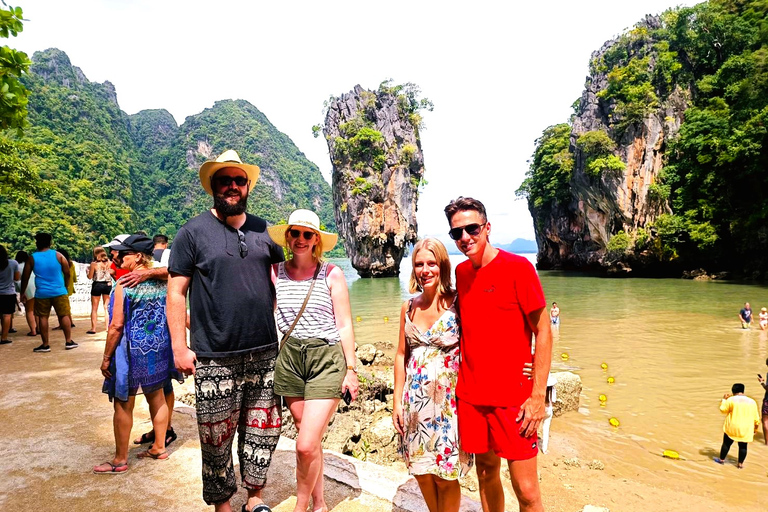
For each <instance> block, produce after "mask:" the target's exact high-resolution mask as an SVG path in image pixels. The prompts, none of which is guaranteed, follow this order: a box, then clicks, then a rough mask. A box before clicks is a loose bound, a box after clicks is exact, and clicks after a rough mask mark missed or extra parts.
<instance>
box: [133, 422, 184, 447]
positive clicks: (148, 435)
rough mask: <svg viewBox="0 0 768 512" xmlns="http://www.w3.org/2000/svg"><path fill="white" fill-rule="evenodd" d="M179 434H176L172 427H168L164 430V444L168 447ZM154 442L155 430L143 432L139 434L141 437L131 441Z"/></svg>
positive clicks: (135, 442) (140, 442)
mask: <svg viewBox="0 0 768 512" xmlns="http://www.w3.org/2000/svg"><path fill="white" fill-rule="evenodd" d="M178 437H179V436H178V435H177V434H176V432H175V431H174V430H173V427H171V428H169V429H168V430H166V431H165V446H166V448H167V447H168V445H169V444H171V443H172V442H174V441H175V440H176V439H177V438H178ZM154 442H155V431H154V430H150V431H149V432H144V433H143V434H141V437H140V438H138V439H137V440H135V441H134V442H133V444H145V443H154Z"/></svg>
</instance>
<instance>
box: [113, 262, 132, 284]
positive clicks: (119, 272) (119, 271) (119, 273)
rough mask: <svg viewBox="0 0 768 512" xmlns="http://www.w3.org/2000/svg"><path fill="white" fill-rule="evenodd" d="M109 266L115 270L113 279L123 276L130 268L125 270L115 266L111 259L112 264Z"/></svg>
mask: <svg viewBox="0 0 768 512" xmlns="http://www.w3.org/2000/svg"><path fill="white" fill-rule="evenodd" d="M109 268H111V269H113V270H114V271H115V281H117V280H118V279H120V278H121V277H123V276H124V275H125V274H127V273H129V272H130V270H126V269H124V268H122V267H121V268H117V265H115V262H114V261H113V262H112V264H111V265H110V266H109Z"/></svg>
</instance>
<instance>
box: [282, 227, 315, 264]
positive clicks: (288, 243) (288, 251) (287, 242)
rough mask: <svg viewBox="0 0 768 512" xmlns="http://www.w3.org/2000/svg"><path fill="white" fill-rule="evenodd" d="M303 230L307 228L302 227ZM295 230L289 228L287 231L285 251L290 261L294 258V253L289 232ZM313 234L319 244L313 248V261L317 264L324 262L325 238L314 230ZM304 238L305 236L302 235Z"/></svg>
mask: <svg viewBox="0 0 768 512" xmlns="http://www.w3.org/2000/svg"><path fill="white" fill-rule="evenodd" d="M301 227H302V228H306V226H301ZM291 229H294V228H293V227H291V226H288V228H287V229H286V230H285V235H284V236H285V250H286V252H287V253H288V256H290V257H289V258H288V259H290V258H293V251H291V244H290V241H289V239H290V236H291V235H289V234H288V232H289V231H290V230H291ZM312 232H313V233H314V234H315V238H316V239H317V243H315V245H314V247H312V260H313V261H314V262H315V263H319V262H321V261H323V237H321V236H320V233H318V232H317V231H315V230H314V229H313V230H312ZM302 236H303V235H302Z"/></svg>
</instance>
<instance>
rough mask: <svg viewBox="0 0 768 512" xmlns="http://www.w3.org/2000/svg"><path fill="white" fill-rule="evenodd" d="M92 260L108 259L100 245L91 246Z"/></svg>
mask: <svg viewBox="0 0 768 512" xmlns="http://www.w3.org/2000/svg"><path fill="white" fill-rule="evenodd" d="M93 261H109V257H108V256H107V251H105V250H104V248H103V247H102V246H100V245H97V246H96V247H94V248H93Z"/></svg>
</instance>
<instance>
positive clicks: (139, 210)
mask: <svg viewBox="0 0 768 512" xmlns="http://www.w3.org/2000/svg"><path fill="white" fill-rule="evenodd" d="M23 83H24V85H25V86H26V88H27V89H28V90H29V91H30V95H29V104H28V108H29V115H28V126H27V127H26V128H25V130H24V137H23V138H22V139H20V140H19V141H13V143H14V146H13V147H12V148H11V149H9V150H7V151H6V150H5V149H4V145H3V144H4V143H3V142H2V141H0V173H3V169H4V165H5V164H6V162H8V161H11V162H13V161H17V162H23V163H25V164H26V165H28V166H29V169H31V170H33V171H34V170H36V172H39V178H32V179H31V180H30V179H29V178H25V179H23V180H22V182H23V183H24V184H25V185H27V184H29V183H28V181H31V184H32V185H33V186H34V187H36V188H34V189H29V188H28V189H23V188H15V189H14V190H15V193H14V194H9V193H5V191H4V190H3V189H2V187H3V184H2V183H6V182H7V181H8V180H7V179H6V180H4V181H3V180H0V190H3V191H4V193H3V194H2V197H0V226H2V230H0V243H3V244H5V245H6V246H7V247H9V248H10V249H11V250H18V249H22V248H23V249H30V248H31V246H32V241H33V239H32V234H34V233H35V232H36V231H49V232H51V233H52V234H53V236H54V241H55V244H56V245H57V246H59V247H66V248H67V249H69V250H70V252H71V253H72V255H73V256H74V257H75V258H78V259H88V258H90V254H91V249H92V247H93V246H94V245H97V244H100V243H105V242H106V241H108V240H109V239H111V238H112V237H114V236H115V235H116V234H118V233H131V232H134V231H136V230H144V231H146V232H147V233H149V234H150V235H152V234H154V233H164V234H167V235H169V236H170V237H173V235H174V234H175V233H176V231H177V230H178V229H179V227H181V225H182V224H183V223H184V222H186V221H187V220H188V219H189V218H191V217H192V216H194V215H197V214H199V213H200V212H202V211H204V210H206V209H207V208H210V206H211V204H212V201H211V199H210V197H209V196H207V194H205V192H204V191H203V190H202V188H201V187H200V184H199V179H198V173H197V170H198V168H199V166H200V164H202V163H203V162H204V161H205V160H207V159H212V158H215V157H216V156H217V155H218V154H219V153H221V152H222V151H224V150H225V149H229V148H232V149H236V150H237V151H238V152H239V154H240V156H241V158H243V160H244V161H247V162H249V163H251V162H252V163H256V164H258V165H259V166H260V167H261V177H260V178H259V181H258V182H257V184H256V186H255V187H254V188H253V190H252V191H251V196H250V199H249V211H250V212H252V213H255V214H257V215H260V216H262V217H264V218H266V219H267V220H268V221H270V222H277V221H280V220H281V219H285V218H287V217H288V215H289V214H290V212H291V211H293V210H294V209H296V208H311V209H313V210H315V211H316V212H317V213H318V215H319V216H320V218H321V220H322V221H323V222H324V223H325V224H326V225H327V226H328V228H329V229H331V230H335V223H334V220H333V210H332V204H331V191H330V186H329V185H328V184H327V183H326V182H325V181H324V180H323V178H322V176H321V174H320V171H319V169H318V168H317V166H315V165H314V164H312V163H311V162H310V161H308V160H307V159H306V157H305V156H304V154H303V153H301V151H299V149H298V148H297V147H296V146H295V145H294V144H293V142H292V141H291V140H290V138H288V137H287V136H286V135H285V134H283V133H281V132H279V131H278V130H277V129H276V128H275V127H274V126H273V125H272V124H271V123H270V122H269V120H268V119H267V118H266V117H265V116H264V114H263V113H261V112H260V111H259V110H258V109H257V108H256V107H254V106H253V105H251V104H250V103H248V102H246V101H243V100H237V101H231V100H227V101H219V102H217V103H216V104H215V105H214V106H213V107H212V108H209V109H206V110H205V111H204V112H202V113H200V114H197V115H195V116H190V117H188V118H187V120H186V122H185V123H184V124H183V125H182V126H180V127H179V126H177V125H176V121H175V120H174V119H173V117H172V116H171V115H170V114H169V113H168V112H167V111H165V110H148V111H142V112H139V113H137V114H134V115H132V116H128V115H126V114H125V113H124V112H123V111H122V110H120V107H119V105H118V103H117V96H116V93H115V89H114V87H113V86H112V84H110V83H109V82H105V83H103V84H98V83H92V82H90V81H88V79H87V78H86V77H85V75H84V74H83V72H82V71H81V70H80V69H78V68H76V67H74V66H72V65H71V63H70V61H69V58H68V57H67V56H66V54H65V53H64V52H62V51H60V50H56V49H50V50H46V51H44V52H37V53H36V54H35V55H34V58H33V64H32V66H31V68H30V71H29V74H28V75H26V76H25V77H24V78H23ZM15 172H17V173H18V171H15ZM30 172H32V171H30Z"/></svg>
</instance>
